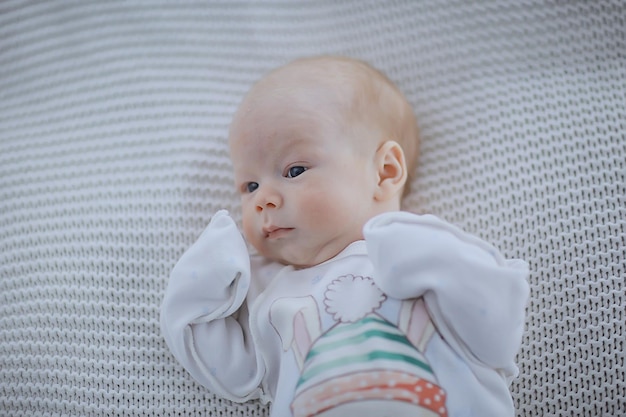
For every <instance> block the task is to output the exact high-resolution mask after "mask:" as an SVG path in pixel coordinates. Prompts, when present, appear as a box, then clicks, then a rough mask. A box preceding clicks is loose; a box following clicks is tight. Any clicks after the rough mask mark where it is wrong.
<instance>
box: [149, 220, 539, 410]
mask: <svg viewBox="0 0 626 417" xmlns="http://www.w3.org/2000/svg"><path fill="white" fill-rule="evenodd" d="M363 232H364V236H365V240H361V241H357V242H354V243H352V244H351V245H349V246H348V247H347V248H345V249H344V250H343V251H342V252H341V253H340V254H338V255H337V256H335V257H334V258H332V259H330V260H328V261H326V262H324V263H322V264H319V265H316V266H314V267H310V268H306V269H299V270H298V269H294V268H293V267H291V266H284V265H280V264H277V263H273V262H269V261H266V260H263V259H261V258H259V257H256V256H255V257H252V258H250V256H249V254H248V252H247V249H246V245H245V243H244V241H243V238H242V236H241V234H240V233H239V231H238V230H237V227H236V225H235V223H234V222H233V220H232V219H231V218H230V217H229V216H228V213H227V212H226V211H224V210H222V211H220V212H218V213H216V214H215V216H213V219H212V220H211V223H210V224H209V226H208V227H207V228H206V230H205V231H204V232H203V233H202V235H201V236H200V238H199V239H198V241H197V242H196V243H195V244H194V245H193V246H192V247H190V248H189V249H188V250H187V251H186V252H185V254H184V255H183V256H182V257H181V259H180V260H179V262H178V263H177V265H176V266H175V267H174V269H173V271H172V274H171V278H170V282H169V285H168V287H167V291H166V294H165V298H164V301H163V305H162V309H161V328H162V331H163V335H164V337H165V340H166V342H167V344H168V346H169V347H170V349H171V351H172V353H173V354H174V356H175V357H176V358H177V360H178V361H179V362H180V363H181V364H182V365H183V366H184V367H185V368H186V369H187V370H188V371H189V372H190V374H191V375H192V376H193V377H194V378H195V379H196V380H197V381H198V382H199V383H201V384H202V385H204V386H206V387H208V388H209V389H211V390H212V391H214V392H216V393H218V394H219V395H221V396H223V397H225V398H228V399H231V400H234V401H246V400H250V399H261V400H262V401H264V402H268V401H270V402H272V406H271V407H272V408H271V415H272V416H273V417H287V416H294V417H301V416H302V417H304V416H352V415H354V416H356V415H358V416H360V417H367V416H384V415H390V416H403V415H411V416H498V417H502V416H513V415H514V409H513V402H512V399H511V395H510V392H509V388H508V387H509V383H510V381H511V379H512V378H513V377H514V376H516V375H517V366H516V365H515V356H516V354H517V351H518V349H519V347H520V343H521V338H522V332H523V329H524V316H525V314H524V313H525V305H526V301H527V298H528V293H529V288H528V284H527V282H526V278H527V276H528V266H527V264H526V263H525V262H523V261H520V260H505V259H504V258H503V257H502V255H501V254H500V253H499V252H498V251H497V250H496V249H495V248H493V247H492V246H491V245H489V244H487V243H485V242H484V241H482V240H480V239H477V238H475V237H472V236H470V235H468V234H466V233H464V232H463V231H461V230H460V229H458V228H456V227H454V226H452V225H449V224H447V223H445V222H443V221H441V220H439V219H437V218H436V217H434V216H430V215H424V216H418V215H414V214H410V213H407V212H393V213H385V214H382V215H379V216H377V217H375V218H373V219H371V220H370V221H369V222H368V223H367V224H366V225H365V227H364V229H363Z"/></svg>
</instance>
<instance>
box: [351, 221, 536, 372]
mask: <svg viewBox="0 0 626 417" xmlns="http://www.w3.org/2000/svg"><path fill="white" fill-rule="evenodd" d="M363 232H364V236H365V240H366V243H367V249H368V253H369V256H370V258H371V260H372V262H373V264H374V269H375V271H376V275H377V276H376V278H375V279H376V283H377V285H378V286H379V287H380V289H381V290H382V291H384V292H385V293H387V294H388V295H389V296H391V297H394V298H400V299H408V298H416V297H421V296H423V297H424V301H425V302H426V305H427V308H428V310H429V312H430V314H431V318H432V320H433V322H434V324H435V326H436V327H437V329H438V330H439V333H440V334H441V335H442V337H443V338H444V339H445V340H446V341H447V342H448V343H449V344H450V345H451V346H452V347H453V348H454V349H455V350H457V352H459V353H460V354H462V355H463V356H465V357H467V358H469V359H470V360H478V361H479V362H481V363H483V364H486V365H487V366H489V367H492V368H496V369H499V370H500V371H502V372H503V374H504V375H505V376H506V377H511V376H513V375H514V374H516V372H517V366H516V365H515V356H516V354H517V352H518V350H519V348H520V345H521V339H522V333H523V330H524V319H525V307H526V302H527V299H528V295H529V286H528V283H527V277H528V265H527V264H526V263H525V262H523V261H521V260H511V261H507V260H505V259H504V258H503V257H502V255H501V254H500V253H499V252H498V250H496V249H495V248H494V247H493V246H491V245H489V244H488V243H486V242H484V241H482V240H480V239H478V238H476V237H473V236H471V235H469V234H467V233H465V232H463V231H462V230H460V229H458V228H456V227H454V226H452V225H450V224H448V223H445V222H443V221H442V220H439V219H438V218H436V217H434V216H430V215H425V216H418V215H415V214H411V213H407V212H399V213H385V214H382V215H379V216H376V217H375V218H373V219H371V220H370V221H369V222H368V223H367V224H366V225H365V227H364V230H363Z"/></svg>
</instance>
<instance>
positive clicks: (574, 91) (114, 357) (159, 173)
mask: <svg viewBox="0 0 626 417" xmlns="http://www.w3.org/2000/svg"><path fill="white" fill-rule="evenodd" d="M319 53H332V54H344V55H350V56H354V57H358V58H362V59H365V60H368V61H369V62H371V63H372V64H373V65H375V66H377V67H378V68H380V69H382V70H383V71H385V72H386V73H387V74H388V75H389V76H390V78H392V79H393V80H395V81H396V82H397V84H398V85H399V86H400V88H401V89H402V90H403V91H404V92H405V93H406V95H407V96H408V98H409V100H410V101H411V102H412V104H413V105H414V107H415V111H416V114H417V117H418V120H419V121H420V124H421V132H422V136H423V144H422V153H421V155H420V159H419V170H418V176H417V179H416V180H415V182H414V184H413V192H412V194H411V195H410V196H409V197H408V198H407V200H406V202H405V203H406V204H405V206H406V208H407V209H408V210H411V211H417V212H430V213H434V214H436V215H438V216H440V217H442V218H444V219H446V220H448V221H450V222H452V223H454V224H457V225H458V226H460V227H462V228H464V229H465V230H467V231H468V232H471V233H474V234H476V235H478V236H480V237H482V238H483V239H485V240H487V241H489V242H491V243H493V244H495V245H496V246H498V247H499V248H501V249H502V251H503V252H504V253H505V254H506V255H507V256H509V257H520V258H523V259H526V260H527V261H528V262H529V263H530V265H531V277H530V284H531V289H532V294H531V301H530V304H529V306H528V320H527V330H526V333H525V335H524V339H523V346H522V349H521V351H520V354H519V365H520V371H521V373H520V376H519V377H518V378H517V379H516V380H515V381H514V383H513V385H512V395H513V398H514V401H515V404H516V406H517V409H518V416H543V415H545V416H574V415H584V416H619V415H624V413H626V400H625V397H626V374H625V365H626V364H625V363H624V362H625V358H626V353H625V348H626V346H625V338H626V337H625V330H626V324H625V321H626V310H625V308H624V305H626V294H625V289H624V280H625V277H626V265H625V264H626V185H625V184H626V3H625V2H623V1H621V0H615V1H569V2H568V1H548V0H545V1H543V0H528V1H506V0H503V1H470V2H467V1H461V0H439V1H413V0H405V1H402V0H398V1H393V2H382V1H376V0H344V1H340V2H336V1H331V0H328V1H304V2H299V1H293V2H292V1H262V2H259V1H250V2H249V3H247V2H230V1H209V2H199V1H140V2H132V1H127V2H117V1H102V2H82V1H73V2H67V1H45V2H26V1H13V0H5V1H3V2H1V3H0V416H2V417H4V416H28V417H32V416H86V415H94V416H118V415H120V416H122V415H123V416H151V415H184V416H222V417H232V416H252V417H255V416H265V415H267V409H266V408H265V407H263V406H261V405H259V404H258V403H254V402H252V403H249V404H243V405H237V404H231V403H229V402H228V401H225V400H221V399H219V398H217V397H215V396H214V395H213V394H211V393H210V392H208V391H206V390H205V389H204V388H202V387H201V386H199V385H197V384H196V383H195V382H194V381H193V380H192V379H191V378H190V377H189V376H188V375H187V374H186V373H185V371H184V370H183V369H182V368H181V367H180V366H179V365H178V364H177V363H176V361H175V360H174V359H173V357H172V356H171V354H170V353H169V351H168V350H167V347H166V345H165V343H164V341H163V339H162V337H161V335H160V332H159V326H158V310H159V305H160V302H161V298H162V295H163V291H164V288H165V285H166V282H167V279H168V275H169V271H170V269H171V268H172V266H173V265H174V263H175V262H176V260H177V259H178V257H179V256H180V255H181V254H182V252H183V251H184V250H185V249H186V248H187V247H188V246H189V245H190V244H191V243H192V242H193V241H194V240H195V238H196V237H197V235H198V234H199V233H200V232H201V231H202V229H203V228H204V226H205V224H206V223H207V221H208V220H209V218H210V217H211V215H212V214H213V213H214V212H215V211H217V210H218V209H219V208H226V209H229V210H230V211H231V212H232V213H234V215H235V217H236V218H239V211H238V209H237V196H236V193H235V191H234V187H233V186H232V184H231V181H232V180H231V172H230V162H229V160H228V154H227V147H226V142H225V139H226V135H227V129H228V124H229V121H230V117H231V115H232V113H233V111H234V109H235V107H236V106H237V104H238V102H239V100H240V99H241V97H242V95H243V94H244V92H245V91H246V90H247V89H248V87H249V86H250V84H251V83H252V82H253V81H254V80H255V79H257V78H258V77H259V76H260V75H262V74H263V73H264V72H265V71H267V70H269V69H270V68H273V67H275V66H276V65H279V64H282V63H285V62H286V61H288V60H290V59H292V58H294V57H297V56H302V55H311V54H319Z"/></svg>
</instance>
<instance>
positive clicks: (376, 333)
mask: <svg viewBox="0 0 626 417" xmlns="http://www.w3.org/2000/svg"><path fill="white" fill-rule="evenodd" d="M372 337H379V338H381V339H385V340H388V341H393V342H397V343H400V344H402V345H405V346H409V347H410V348H412V349H415V346H413V345H412V344H411V342H409V341H408V339H407V338H406V336H404V335H403V334H400V333H389V332H387V331H384V330H377V329H372V330H366V331H364V332H361V333H358V334H356V335H354V336H351V337H347V338H344V339H339V340H336V341H334V342H328V343H322V344H320V343H318V344H317V345H315V346H314V347H313V348H312V349H311V350H310V351H309V353H308V354H307V356H306V360H307V361H308V360H310V359H312V358H314V357H315V356H317V355H319V354H321V353H324V352H325V351H327V350H331V349H338V348H341V347H343V346H346V345H356V344H359V343H363V342H365V341H366V340H368V339H370V338H372Z"/></svg>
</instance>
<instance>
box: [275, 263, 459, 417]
mask: <svg viewBox="0 0 626 417" xmlns="http://www.w3.org/2000/svg"><path fill="white" fill-rule="evenodd" d="M386 301H387V296H386V295H385V294H383V293H382V292H381V291H380V289H378V287H376V285H375V284H374V281H373V280H372V279H371V278H369V277H361V276H353V275H343V276H340V277H338V278H337V279H335V280H334V281H332V282H331V283H330V284H329V285H328V286H327V287H326V291H325V292H324V299H323V301H322V303H323V307H322V308H323V310H324V312H325V313H327V314H328V315H330V316H331V317H332V321H333V323H334V324H333V325H332V326H331V327H330V328H329V329H327V330H325V331H324V330H323V329H322V324H321V323H322V320H321V316H320V307H319V306H318V302H317V301H316V299H315V298H314V297H313V296H307V297H301V298H298V299H293V298H290V299H279V300H276V301H275V302H274V304H273V305H272V309H271V321H272V324H273V326H274V327H275V329H276V330H277V331H278V333H279V334H280V336H281V339H282V342H283V349H284V350H285V351H287V350H289V349H292V351H293V352H294V355H295V358H296V361H297V363H298V366H299V367H300V372H301V375H300V380H299V381H298V384H297V386H296V389H295V394H294V400H293V402H292V405H291V410H292V412H293V415H294V417H309V416H324V417H333V416H338V417H341V416H347V415H364V416H365V415H370V414H371V413H373V414H372V415H378V416H386V415H389V416H397V415H412V416H438V417H444V416H447V411H446V407H445V400H446V395H445V392H444V391H443V389H441V387H439V385H438V383H437V379H436V377H435V375H434V374H433V372H432V369H431V367H430V365H429V363H428V361H427V359H426V357H425V356H424V354H423V352H424V350H425V348H426V345H427V343H428V341H429V340H430V337H431V336H432V334H433V332H434V331H435V330H434V326H433V324H432V322H431V320H430V317H429V316H428V313H427V311H426V308H425V306H424V302H423V300H422V299H415V300H405V301H402V304H401V306H400V309H399V314H398V318H397V325H396V324H394V323H391V322H390V321H389V320H387V319H385V318H383V317H382V316H381V315H380V314H378V313H377V310H379V309H380V308H381V306H382V305H383V303H385V302H386ZM278 311H280V312H281V314H277V312H278ZM286 312H287V313H288V314H285V313H286Z"/></svg>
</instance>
